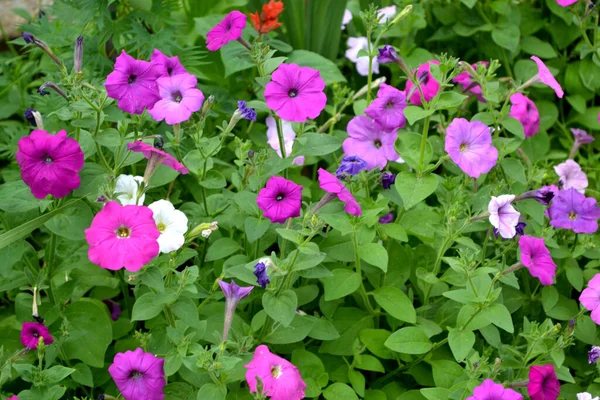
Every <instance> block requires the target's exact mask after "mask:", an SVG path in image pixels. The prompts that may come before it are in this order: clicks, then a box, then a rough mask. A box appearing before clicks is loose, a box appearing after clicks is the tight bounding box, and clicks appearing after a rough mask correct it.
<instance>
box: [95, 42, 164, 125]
mask: <svg viewBox="0 0 600 400" xmlns="http://www.w3.org/2000/svg"><path fill="white" fill-rule="evenodd" d="M160 75H161V72H160V71H159V69H158V68H157V67H156V66H155V65H154V64H152V63H151V62H148V61H143V60H136V59H135V58H133V57H131V56H130V55H129V54H127V53H126V52H125V50H123V51H122V52H121V55H120V56H118V57H117V60H116V62H115V70H114V71H113V72H111V73H110V74H108V76H107V77H106V82H104V86H105V87H106V93H107V95H108V97H110V98H112V99H115V100H117V101H118V106H119V108H120V109H121V110H123V111H126V112H128V113H131V114H141V113H143V112H144V109H146V108H148V109H150V108H152V107H153V106H154V104H155V103H156V102H157V101H159V100H160V96H159V94H158V89H157V87H156V79H157V78H159V77H160Z"/></svg>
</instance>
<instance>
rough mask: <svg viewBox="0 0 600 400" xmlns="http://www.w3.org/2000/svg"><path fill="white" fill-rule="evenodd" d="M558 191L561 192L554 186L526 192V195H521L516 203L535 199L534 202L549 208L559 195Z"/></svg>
mask: <svg viewBox="0 0 600 400" xmlns="http://www.w3.org/2000/svg"><path fill="white" fill-rule="evenodd" d="M558 191H559V189H558V188H557V187H556V186H554V185H550V186H542V187H541V188H539V189H537V190H530V191H528V192H525V193H523V194H521V195H519V196H518V197H517V198H516V199H515V201H519V200H525V199H533V200H535V201H537V202H538V203H540V204H542V205H544V206H547V205H550V203H551V202H552V199H553V198H554V196H556V195H557V194H558Z"/></svg>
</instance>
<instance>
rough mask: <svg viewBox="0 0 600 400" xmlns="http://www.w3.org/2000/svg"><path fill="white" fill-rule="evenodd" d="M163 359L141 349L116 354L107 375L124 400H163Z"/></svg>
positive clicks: (164, 381)
mask: <svg viewBox="0 0 600 400" xmlns="http://www.w3.org/2000/svg"><path fill="white" fill-rule="evenodd" d="M164 365H165V360H164V358H160V357H156V356H155V355H153V354H152V353H146V352H144V350H142V349H141V348H137V349H135V351H131V350H129V351H126V352H125V353H117V354H116V355H115V358H114V360H113V363H112V364H111V365H110V367H108V373H109V374H110V376H111V377H112V378H113V380H114V381H115V384H116V385H117V388H119V391H120V392H121V394H122V395H123V398H124V399H125V400H162V399H164V398H165V394H164V387H165V385H166V384H167V382H166V380H165V371H164Z"/></svg>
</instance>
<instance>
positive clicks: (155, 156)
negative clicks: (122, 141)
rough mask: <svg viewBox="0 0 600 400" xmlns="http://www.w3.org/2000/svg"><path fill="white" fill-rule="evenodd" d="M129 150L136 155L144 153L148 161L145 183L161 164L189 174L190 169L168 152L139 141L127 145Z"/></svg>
mask: <svg viewBox="0 0 600 400" xmlns="http://www.w3.org/2000/svg"><path fill="white" fill-rule="evenodd" d="M127 149H128V150H131V151H135V152H136V153H142V154H143V155H144V157H146V159H147V160H148V164H147V165H146V171H145V172H144V182H146V183H148V182H149V181H150V177H151V176H152V174H153V173H154V171H155V170H156V168H158V165H159V164H164V165H166V166H167V167H169V168H171V169H174V170H175V171H177V172H179V173H180V174H184V175H185V174H187V173H188V172H189V171H188V169H187V168H186V167H185V166H184V165H183V164H181V163H180V162H179V161H177V159H176V158H175V157H173V156H172V155H170V154H169V153H167V152H164V151H162V150H160V149H157V148H156V147H154V146H151V145H149V144H148V143H144V142H142V141H140V140H137V141H135V142H133V143H128V144H127Z"/></svg>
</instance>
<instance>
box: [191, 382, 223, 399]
mask: <svg viewBox="0 0 600 400" xmlns="http://www.w3.org/2000/svg"><path fill="white" fill-rule="evenodd" d="M226 397H227V386H225V385H223V384H221V385H219V386H217V385H215V384H214V383H205V384H204V385H202V387H201V388H200V390H198V395H197V396H196V398H197V399H198V400H206V399H211V400H212V399H214V400H225V398H226Z"/></svg>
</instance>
